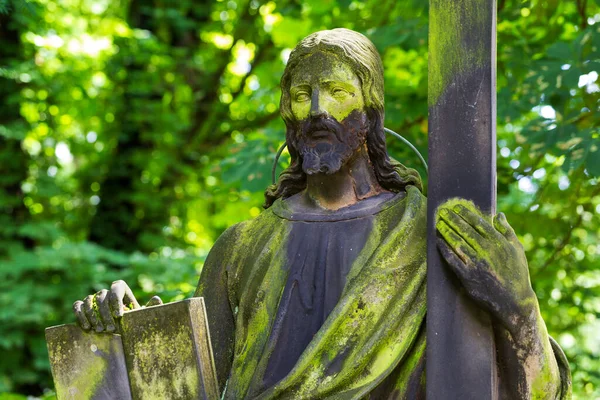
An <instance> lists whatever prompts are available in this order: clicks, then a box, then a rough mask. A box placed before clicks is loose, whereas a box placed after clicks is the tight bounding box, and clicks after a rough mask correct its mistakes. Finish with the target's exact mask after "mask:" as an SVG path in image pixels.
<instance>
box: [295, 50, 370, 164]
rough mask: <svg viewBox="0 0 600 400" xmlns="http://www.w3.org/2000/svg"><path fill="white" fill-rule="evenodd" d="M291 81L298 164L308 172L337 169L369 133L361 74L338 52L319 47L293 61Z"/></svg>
mask: <svg viewBox="0 0 600 400" xmlns="http://www.w3.org/2000/svg"><path fill="white" fill-rule="evenodd" d="M290 86H291V87H290V100H291V108H292V114H293V116H294V119H295V120H296V127H295V131H296V137H295V138H294V141H295V147H296V148H297V149H298V152H299V153H300V155H301V156H302V169H303V170H304V172H305V173H306V174H308V175H312V174H317V173H325V174H333V173H335V172H337V171H339V170H340V168H341V167H342V166H343V165H344V164H345V163H346V162H347V161H348V160H349V159H350V158H351V157H352V155H353V154H354V153H355V152H356V151H357V150H358V149H359V148H360V146H361V145H363V144H364V143H365V141H366V137H367V132H368V119H367V115H366V112H365V105H364V97H363V93H362V88H361V82H360V80H359V79H358V77H357V76H356V74H355V73H354V72H353V70H352V68H351V67H350V66H349V65H348V64H347V63H345V62H344V61H343V60H342V59H341V58H340V57H339V56H337V55H335V54H332V53H326V52H322V51H317V52H315V53H314V54H311V55H310V56H308V57H306V58H305V59H304V60H303V61H302V63H301V64H299V65H298V66H297V67H296V70H295V71H294V72H293V74H292V79H291V85H290Z"/></svg>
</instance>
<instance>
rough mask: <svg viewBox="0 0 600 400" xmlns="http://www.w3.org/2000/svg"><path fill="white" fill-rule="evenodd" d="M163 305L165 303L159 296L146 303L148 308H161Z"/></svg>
mask: <svg viewBox="0 0 600 400" xmlns="http://www.w3.org/2000/svg"><path fill="white" fill-rule="evenodd" d="M161 304H163V301H162V300H161V298H160V297H158V296H152V298H151V299H150V300H149V301H148V303H146V307H152V306H159V305H161Z"/></svg>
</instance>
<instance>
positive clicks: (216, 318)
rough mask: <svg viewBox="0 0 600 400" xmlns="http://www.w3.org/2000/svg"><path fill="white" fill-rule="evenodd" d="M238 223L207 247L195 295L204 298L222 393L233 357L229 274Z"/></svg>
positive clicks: (233, 320) (233, 326)
mask: <svg viewBox="0 0 600 400" xmlns="http://www.w3.org/2000/svg"><path fill="white" fill-rule="evenodd" d="M238 228H239V224H238V225H234V226H232V227H230V228H229V229H227V230H226V231H225V232H224V233H223V234H222V235H221V236H220V237H219V239H217V241H216V243H215V245H214V246H213V248H212V249H211V250H210V252H209V254H208V257H207V258H206V261H205V262H204V267H203V268H202V273H201V274H200V280H199V282H198V287H197V289H196V292H195V294H194V297H203V298H204V303H205V306H206V314H207V319H208V327H209V330H210V338H211V344H212V349H213V354H214V358H215V367H216V370H217V379H218V382H219V389H220V391H221V392H223V389H224V388H225V384H226V382H227V379H228V377H229V371H230V370H231V364H232V360H233V351H234V350H233V349H234V340H235V318H234V308H235V305H232V304H231V303H230V296H229V282H228V275H229V274H230V273H231V269H232V267H233V266H232V265H231V259H232V258H233V257H232V254H233V253H234V252H235V240H236V237H237V231H238Z"/></svg>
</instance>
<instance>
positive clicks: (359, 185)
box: [306, 146, 384, 210]
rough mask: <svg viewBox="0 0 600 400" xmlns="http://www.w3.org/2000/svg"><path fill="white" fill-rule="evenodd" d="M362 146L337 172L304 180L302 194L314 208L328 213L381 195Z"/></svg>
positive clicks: (379, 187) (308, 177) (381, 189)
mask: <svg viewBox="0 0 600 400" xmlns="http://www.w3.org/2000/svg"><path fill="white" fill-rule="evenodd" d="M383 191H384V189H383V188H382V187H381V186H380V185H379V182H377V177H376V176H375V172H374V171H373V166H372V165H371V163H370V161H369V155H368V153H367V150H366V146H362V147H361V148H360V149H359V150H358V151H357V152H356V154H355V155H354V156H352V158H351V159H350V160H348V162H346V164H344V166H343V167H342V168H340V170H339V171H337V172H335V173H333V174H329V175H327V174H314V175H308V176H307V177H306V193H307V195H308V197H309V198H310V200H312V202H313V203H315V205H318V206H320V207H321V208H325V209H328V210H337V209H340V208H342V207H347V206H351V205H352V204H356V203H357V202H359V201H360V200H363V199H366V198H368V197H371V196H374V195H376V194H379V193H381V192H383Z"/></svg>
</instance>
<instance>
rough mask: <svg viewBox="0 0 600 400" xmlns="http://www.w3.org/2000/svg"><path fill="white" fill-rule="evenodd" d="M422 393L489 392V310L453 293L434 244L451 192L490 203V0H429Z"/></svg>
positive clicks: (489, 207) (491, 206) (470, 395)
mask: <svg viewBox="0 0 600 400" xmlns="http://www.w3.org/2000/svg"><path fill="white" fill-rule="evenodd" d="M429 5H430V8H429V99H428V103H429V184H428V187H429V190H428V217H427V218H428V252H427V260H428V261H427V262H428V267H427V268H428V270H427V273H428V277H427V398H428V399H448V400H453V399H461V400H469V399H474V400H475V399H476V400H481V399H495V398H497V393H496V390H497V389H496V387H497V385H496V383H495V379H496V370H495V368H496V363H495V348H494V342H493V333H492V330H491V323H490V319H489V316H488V315H487V314H486V313H484V312H482V311H479V310H477V309H476V308H475V307H474V305H473V304H472V303H471V301H470V300H468V299H467V298H466V296H464V295H463V294H461V291H460V286H459V285H458V284H457V283H456V278H455V277H454V276H453V275H452V272H451V271H450V270H449V269H448V268H447V266H445V265H444V261H443V260H442V257H441V256H440V254H439V253H438V251H437V248H436V230H435V225H434V220H435V218H434V213H435V210H436V208H437V206H438V205H440V204H441V203H442V202H443V201H444V200H447V199H449V198H453V197H462V198H466V199H470V200H472V201H473V202H474V203H475V204H476V205H477V206H479V207H480V208H481V209H482V210H483V211H484V212H489V213H490V214H492V213H495V203H496V199H495V197H496V131H495V129H496V0H430V1H429Z"/></svg>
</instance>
